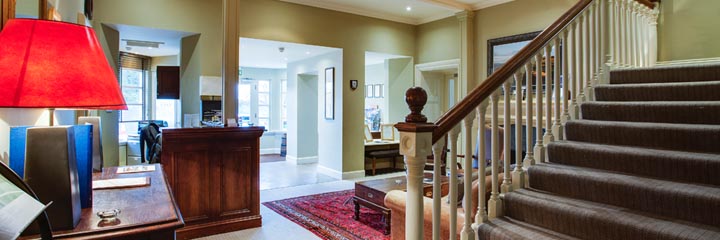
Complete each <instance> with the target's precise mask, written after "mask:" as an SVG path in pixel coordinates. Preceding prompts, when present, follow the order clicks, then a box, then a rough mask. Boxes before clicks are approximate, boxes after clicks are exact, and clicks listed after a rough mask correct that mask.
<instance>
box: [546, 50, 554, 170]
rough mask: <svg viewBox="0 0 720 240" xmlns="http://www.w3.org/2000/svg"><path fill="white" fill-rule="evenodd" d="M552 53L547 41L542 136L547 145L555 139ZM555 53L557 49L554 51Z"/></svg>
mask: <svg viewBox="0 0 720 240" xmlns="http://www.w3.org/2000/svg"><path fill="white" fill-rule="evenodd" d="M551 55H552V42H548V44H547V46H546V47H545V81H543V82H544V83H545V135H544V136H543V143H545V145H546V146H547V144H549V143H550V142H552V141H555V136H553V129H552V122H553V111H552V106H553V102H552V96H553V78H552V76H553V75H555V73H554V72H553V63H554V61H553V57H552V56H551ZM556 55H557V51H556ZM543 161H547V156H543Z"/></svg>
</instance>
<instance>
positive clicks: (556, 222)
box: [503, 193, 720, 240]
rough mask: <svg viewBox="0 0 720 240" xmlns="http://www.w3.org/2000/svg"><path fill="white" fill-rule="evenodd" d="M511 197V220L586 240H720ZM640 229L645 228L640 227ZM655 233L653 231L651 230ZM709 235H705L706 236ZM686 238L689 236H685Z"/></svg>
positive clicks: (508, 203)
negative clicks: (689, 236) (689, 235)
mask: <svg viewBox="0 0 720 240" xmlns="http://www.w3.org/2000/svg"><path fill="white" fill-rule="evenodd" d="M518 195H519V194H517V193H512V194H508V195H505V197H504V198H503V201H504V202H503V206H505V207H504V210H505V214H506V216H508V217H511V218H514V219H517V220H519V221H523V222H526V223H529V224H533V225H536V226H539V227H544V228H547V229H550V230H553V231H556V232H559V233H563V234H567V235H570V236H574V237H578V238H581V239H586V240H607V239H653V240H671V239H672V240H676V239H708V240H709V239H717V237H720V234H718V233H714V234H706V232H697V233H696V232H692V233H687V232H684V233H683V232H675V231H671V230H668V229H665V230H664V231H663V230H661V229H662V228H666V227H667V226H654V225H649V223H637V222H634V225H633V224H632V223H633V220H628V219H624V218H622V216H613V215H604V214H603V213H602V212H599V211H594V210H592V209H584V208H582V207H581V208H580V209H579V211H580V212H578V211H577V210H578V209H572V208H567V207H565V206H564V205H562V204H558V203H555V202H551V201H547V200H541V199H534V198H523V197H519V196H518ZM638 225H640V226H642V227H638ZM650 229H654V230H650ZM684 234H694V235H695V236H691V238H680V237H679V236H683V235H684ZM703 234H706V235H703ZM686 237H687V236H686Z"/></svg>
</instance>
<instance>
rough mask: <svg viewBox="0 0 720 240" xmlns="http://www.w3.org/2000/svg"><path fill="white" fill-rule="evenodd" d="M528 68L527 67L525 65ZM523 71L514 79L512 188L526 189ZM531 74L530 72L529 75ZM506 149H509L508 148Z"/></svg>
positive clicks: (516, 74)
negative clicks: (523, 136) (523, 134)
mask: <svg viewBox="0 0 720 240" xmlns="http://www.w3.org/2000/svg"><path fill="white" fill-rule="evenodd" d="M525 66H527V65H525ZM521 71H522V70H518V72H516V73H515V74H514V75H513V77H514V78H515V170H513V172H512V188H513V189H520V188H524V187H525V170H523V168H522V166H523V160H522V159H523V156H522V154H521V153H522V149H523V146H522V139H523V138H522V118H523V110H522V109H523V107H522V95H523V92H522V83H523V81H522V72H521ZM527 74H528V75H529V74H530V73H529V72H528V73H527ZM508 132H509V130H506V133H505V137H506V138H507V137H510V136H508V134H509V133H508ZM505 148H509V146H506V147H505Z"/></svg>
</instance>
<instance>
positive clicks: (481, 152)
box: [450, 101, 488, 235]
mask: <svg viewBox="0 0 720 240" xmlns="http://www.w3.org/2000/svg"><path fill="white" fill-rule="evenodd" d="M475 112H476V113H477V121H478V125H477V126H478V128H477V134H478V143H477V144H478V155H477V157H478V201H479V202H478V209H477V213H475V223H474V224H473V229H475V230H477V229H478V227H479V225H480V224H482V223H486V222H487V221H488V217H487V207H486V205H487V202H486V201H485V193H486V192H487V189H486V188H485V184H486V183H485V151H486V150H485V145H486V144H485V143H487V141H488V139H486V138H485V113H486V112H487V101H485V102H483V103H481V104H480V106H479V107H477V109H475ZM455 205H457V204H455ZM456 212H457V211H456ZM456 226H457V225H456ZM450 229H457V228H452V226H451V228H450ZM450 235H455V233H453V232H452V231H451V232H450Z"/></svg>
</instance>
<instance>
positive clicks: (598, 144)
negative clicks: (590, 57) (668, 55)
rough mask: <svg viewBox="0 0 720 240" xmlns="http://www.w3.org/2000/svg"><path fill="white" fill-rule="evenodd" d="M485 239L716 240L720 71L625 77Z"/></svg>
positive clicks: (616, 79) (604, 92)
mask: <svg viewBox="0 0 720 240" xmlns="http://www.w3.org/2000/svg"><path fill="white" fill-rule="evenodd" d="M610 83H611V84H609V85H602V86H597V87H596V88H595V96H596V101H594V102H586V103H583V104H582V105H581V106H580V109H581V119H580V120H573V121H568V122H567V124H566V126H565V132H566V140H564V141H557V142H553V143H550V144H549V145H548V146H547V148H548V149H547V151H548V160H549V162H548V163H543V164H537V165H535V166H533V167H530V168H529V169H528V175H529V179H530V182H529V188H525V189H520V190H515V191H514V192H511V193H508V194H505V195H504V196H502V200H503V210H504V214H505V215H504V216H503V217H500V218H496V219H493V220H491V221H490V222H489V223H487V224H483V225H481V226H480V228H479V231H478V235H479V239H597V240H608V239H720V65H705V66H681V67H664V68H647V69H639V70H620V71H613V72H611V74H610Z"/></svg>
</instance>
